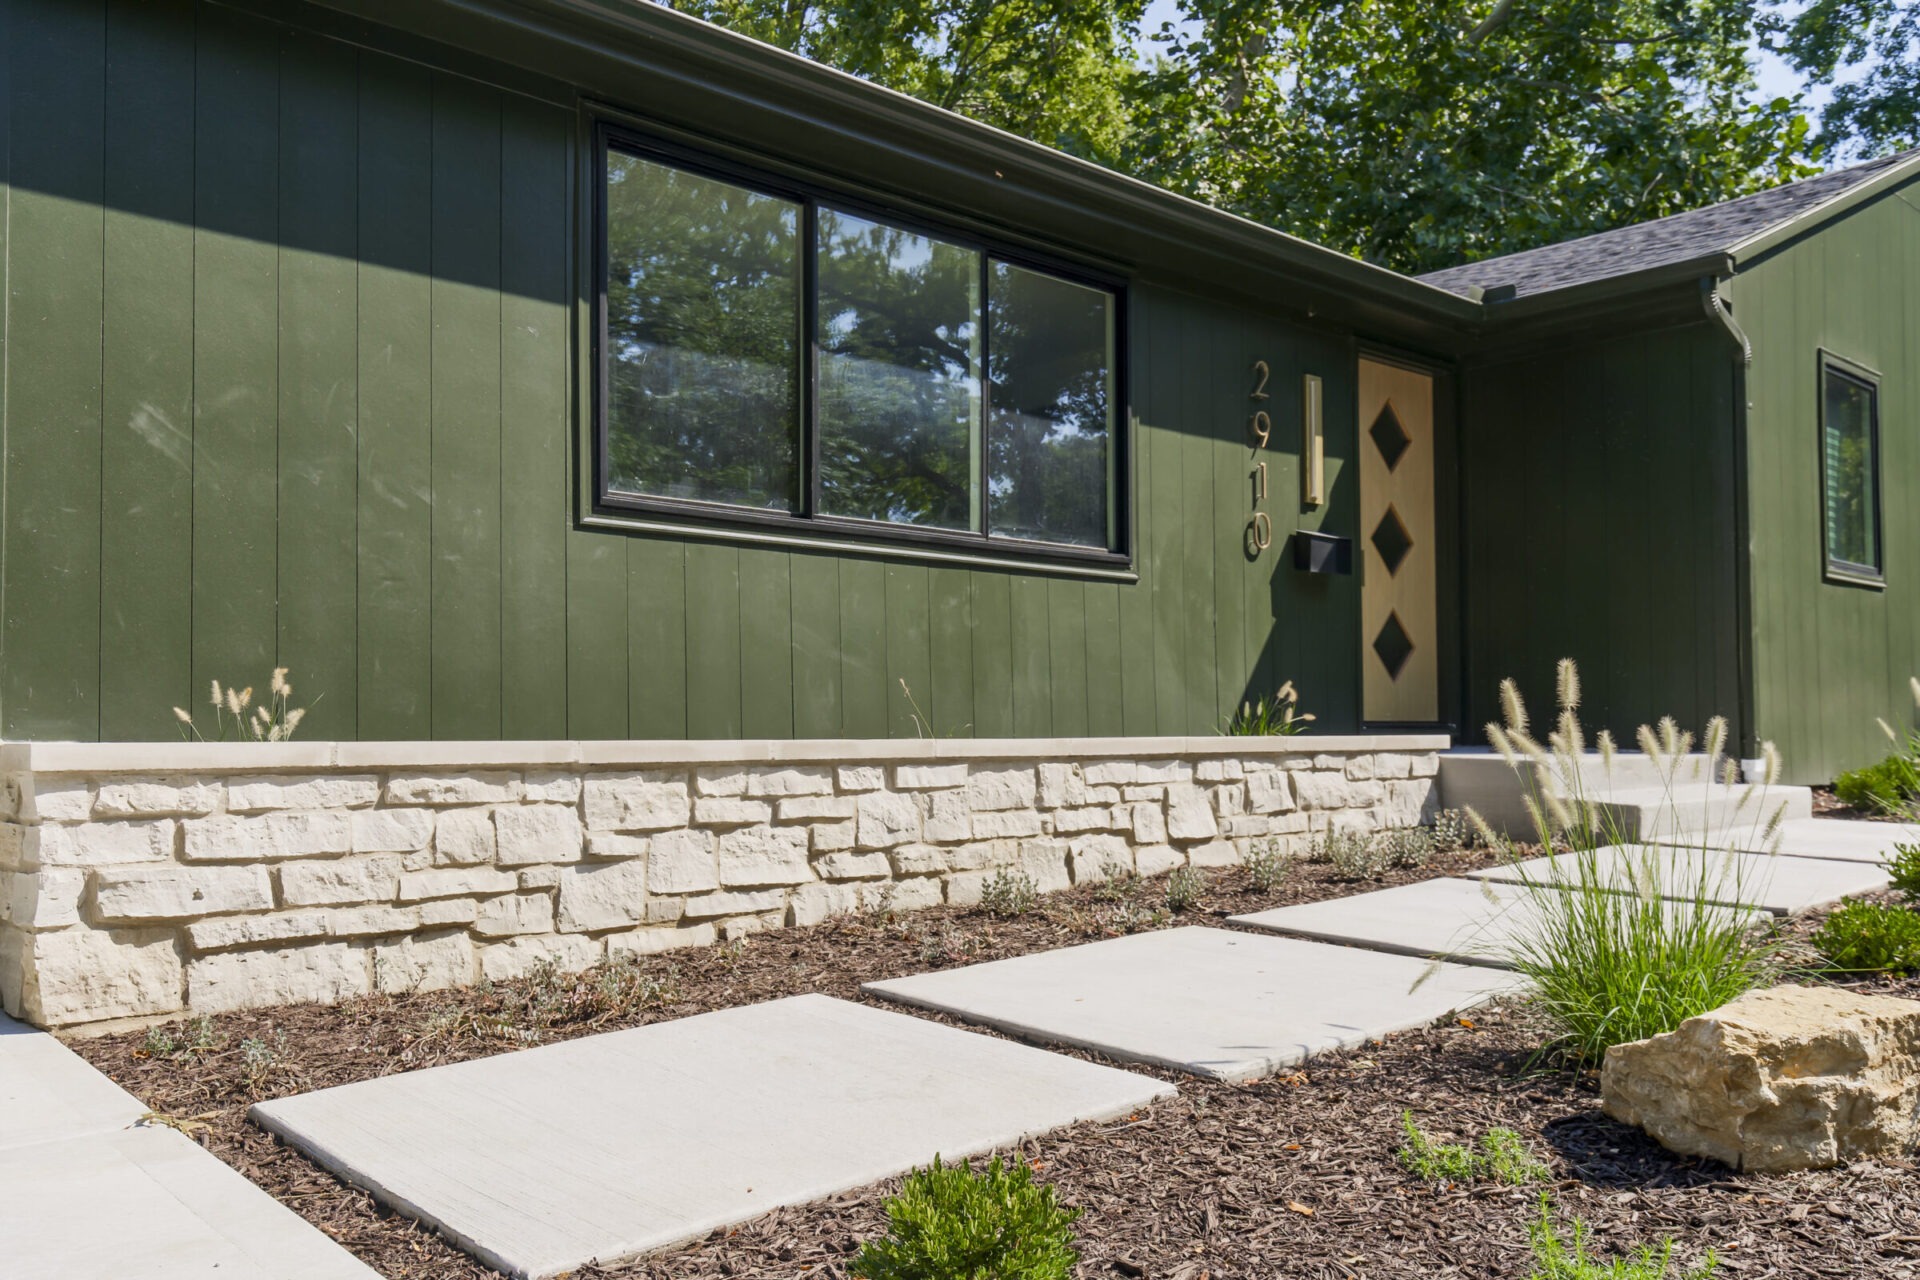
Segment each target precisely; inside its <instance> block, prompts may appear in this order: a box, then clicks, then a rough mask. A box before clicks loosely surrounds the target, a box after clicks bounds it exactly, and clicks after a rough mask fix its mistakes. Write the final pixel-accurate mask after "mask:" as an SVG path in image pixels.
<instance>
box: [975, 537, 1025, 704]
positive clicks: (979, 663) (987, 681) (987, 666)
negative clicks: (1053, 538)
mask: <svg viewBox="0 0 1920 1280" xmlns="http://www.w3.org/2000/svg"><path fill="white" fill-rule="evenodd" d="M972 577H973V590H972V595H971V600H970V603H971V604H972V606H973V633H974V644H973V729H972V736H973V737H976V738H1011V737H1012V736H1013V735H1014V734H1015V733H1016V732H1017V730H1016V729H1015V728H1014V723H1015V722H1014V715H1013V701H1014V671H1015V665H1016V664H1015V650H1014V647H1013V577H1012V575H1010V574H1005V573H986V572H982V573H975V574H973V575H972Z"/></svg>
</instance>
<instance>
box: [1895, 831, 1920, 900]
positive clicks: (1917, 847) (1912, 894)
mask: <svg viewBox="0 0 1920 1280" xmlns="http://www.w3.org/2000/svg"><path fill="white" fill-rule="evenodd" d="M1887 871H1888V873H1889V875H1890V876H1891V878H1892V881H1893V887H1894V888H1895V889H1897V890H1899V891H1900V894H1901V896H1902V897H1904V898H1906V900H1907V901H1908V902H1920V844H1896V845H1894V846H1893V860H1892V861H1890V862H1889V863H1887Z"/></svg>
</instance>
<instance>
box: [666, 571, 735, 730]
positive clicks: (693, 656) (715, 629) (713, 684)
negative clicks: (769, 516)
mask: <svg viewBox="0 0 1920 1280" xmlns="http://www.w3.org/2000/svg"><path fill="white" fill-rule="evenodd" d="M742 607H743V606H742V601H741V599H740V549H739V548H738V547H733V546H716V545H712V544H708V543H703V542H693V543H689V544H687V661H686V672H687V736H688V737H689V738H738V737H740V736H741V734H742V733H743V732H744V730H743V728H742V704H741V680H740V615H741V611H742ZM672 676H673V673H672V671H671V670H670V669H669V670H665V671H662V673H661V676H660V678H662V679H668V680H670V679H672Z"/></svg>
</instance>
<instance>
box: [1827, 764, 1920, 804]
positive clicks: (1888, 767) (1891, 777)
mask: <svg viewBox="0 0 1920 1280" xmlns="http://www.w3.org/2000/svg"><path fill="white" fill-rule="evenodd" d="M1833 794H1835V795H1836V796H1839V797H1840V799H1841V800H1842V801H1844V802H1846V803H1847V804H1850V805H1852V806H1853V807H1854V808H1856V809H1859V810H1862V811H1863V812H1866V813H1899V812H1901V811H1902V810H1904V809H1905V808H1906V807H1907V805H1908V804H1909V803H1910V802H1911V801H1912V800H1913V799H1914V798H1915V797H1916V796H1920V769H1916V768H1915V767H1914V763H1913V761H1912V760H1910V759H1908V758H1907V757H1906V756H1888V757H1887V758H1886V759H1885V760H1882V761H1881V762H1880V763H1879V764H1870V765H1868V766H1867V767H1866V768H1864V769H1854V770H1852V771H1851V772H1848V773H1843V774H1841V775H1840V776H1839V777H1838V778H1836V779H1834V783H1833Z"/></svg>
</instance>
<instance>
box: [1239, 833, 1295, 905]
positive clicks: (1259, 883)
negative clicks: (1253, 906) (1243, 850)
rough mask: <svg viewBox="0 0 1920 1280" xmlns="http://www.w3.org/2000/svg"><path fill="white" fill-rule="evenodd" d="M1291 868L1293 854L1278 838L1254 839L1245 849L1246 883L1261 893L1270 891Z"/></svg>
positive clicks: (1278, 884) (1284, 877)
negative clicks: (1250, 845)
mask: <svg viewBox="0 0 1920 1280" xmlns="http://www.w3.org/2000/svg"><path fill="white" fill-rule="evenodd" d="M1292 870H1293V855H1292V854H1290V853H1288V852H1287V851H1286V848H1285V847H1284V846H1283V845H1282V844H1281V843H1280V841H1279V840H1277V839H1274V838H1273V837H1271V836H1269V837H1268V838H1267V839H1265V840H1256V841H1254V842H1253V845H1252V847H1251V848H1249V849H1248V850H1247V883H1248V884H1251V885H1252V886H1253V887H1254V888H1255V889H1257V890H1259V891H1260V892H1261V893H1272V892H1273V891H1274V890H1275V889H1278V888H1279V887H1280V883H1281V881H1283V880H1285V879H1286V878H1287V873H1288V872H1290V871H1292Z"/></svg>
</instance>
